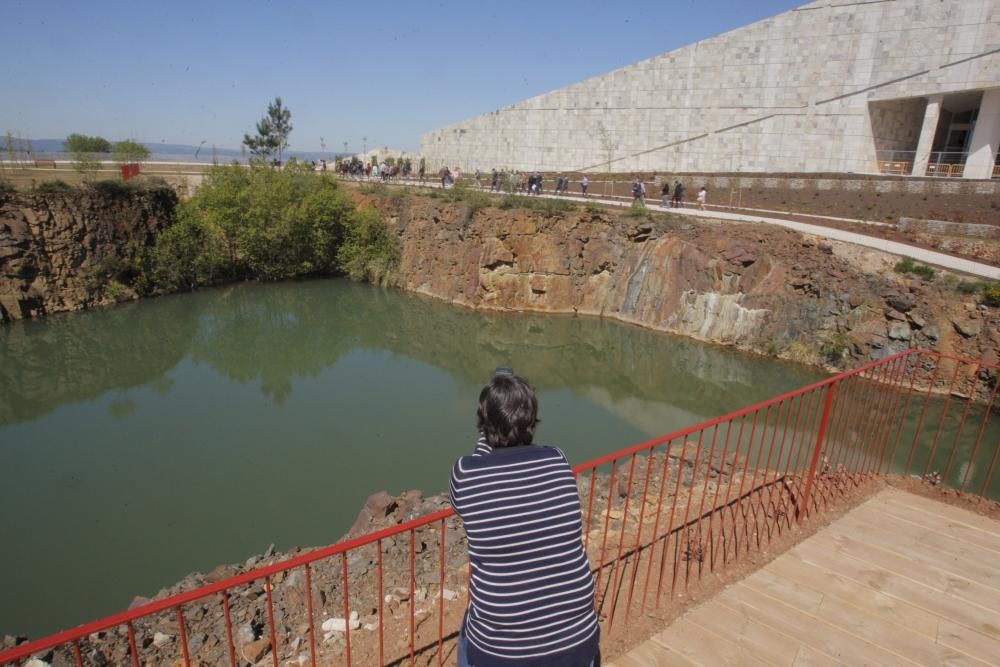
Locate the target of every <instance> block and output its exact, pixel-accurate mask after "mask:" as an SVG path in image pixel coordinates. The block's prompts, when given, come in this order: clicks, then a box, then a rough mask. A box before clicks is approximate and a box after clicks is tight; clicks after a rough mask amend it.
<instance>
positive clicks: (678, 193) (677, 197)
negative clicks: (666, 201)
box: [673, 181, 684, 208]
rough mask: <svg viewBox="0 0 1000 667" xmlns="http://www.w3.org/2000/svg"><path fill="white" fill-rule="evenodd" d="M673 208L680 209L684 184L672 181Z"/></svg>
mask: <svg viewBox="0 0 1000 667" xmlns="http://www.w3.org/2000/svg"><path fill="white" fill-rule="evenodd" d="M673 201H674V208H680V207H681V204H682V203H683V201H684V184H683V183H681V182H680V181H674V199H673Z"/></svg>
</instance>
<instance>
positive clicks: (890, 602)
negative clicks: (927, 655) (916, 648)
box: [763, 550, 940, 639]
mask: <svg viewBox="0 0 1000 667" xmlns="http://www.w3.org/2000/svg"><path fill="white" fill-rule="evenodd" d="M763 571H766V572H770V573H773V574H774V575H776V576H779V577H784V578H786V579H790V580H792V581H795V582H797V583H799V584H800V585H804V586H809V587H813V588H815V589H816V590H818V591H822V592H823V595H825V596H827V597H835V598H837V599H839V600H843V601H845V602H849V603H851V604H853V605H856V606H858V607H861V608H862V609H866V610H868V611H870V612H871V613H873V614H876V615H877V616H881V617H882V618H886V619H889V620H891V621H895V622H897V623H900V624H902V625H905V626H906V627H907V628H909V629H911V630H913V631H914V632H917V633H919V634H922V635H926V636H927V637H930V638H932V639H933V638H935V637H937V633H938V621H939V620H940V618H939V617H938V616H937V615H935V614H933V613H931V612H929V611H927V610H925V609H923V608H921V607H919V606H917V605H914V604H911V603H910V602H908V601H907V600H905V599H903V598H899V597H896V596H893V595H890V594H888V593H883V592H881V591H879V590H876V589H874V588H872V587H870V586H867V585H865V584H863V583H860V582H858V581H855V580H853V579H850V578H848V577H845V576H843V575H841V574H839V573H837V572H835V571H833V570H831V569H828V568H827V567H824V566H823V565H819V564H816V563H806V562H805V561H804V560H803V559H802V555H801V554H800V553H799V552H797V551H795V550H793V551H790V552H787V553H785V554H783V555H782V556H781V557H780V558H778V559H777V560H776V561H773V562H771V563H769V564H768V565H767V566H765V568H764V570H763Z"/></svg>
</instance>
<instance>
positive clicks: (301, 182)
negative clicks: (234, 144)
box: [157, 159, 354, 288]
mask: <svg viewBox="0 0 1000 667" xmlns="http://www.w3.org/2000/svg"><path fill="white" fill-rule="evenodd" d="M353 209H354V207H353V205H352V204H351V201H350V199H349V198H348V197H347V195H346V194H345V193H344V192H343V191H342V190H341V189H340V188H338V186H337V184H336V181H335V180H334V179H331V178H323V177H322V176H321V175H320V174H317V173H316V172H314V171H313V170H312V169H311V168H310V167H309V165H307V164H303V163H299V162H298V161H296V160H294V159H292V160H289V162H288V165H287V166H286V167H285V169H282V170H280V171H279V170H275V169H268V168H267V167H266V166H264V165H262V164H260V163H259V162H257V163H254V164H253V165H252V166H251V168H250V169H246V168H244V167H240V166H229V167H214V168H212V169H211V170H210V171H209V173H208V176H207V178H206V180H205V182H204V183H203V184H202V186H201V187H200V188H199V189H198V193H197V194H196V195H195V196H194V197H193V198H192V199H191V201H190V202H189V203H188V204H186V205H185V206H184V215H183V216H181V217H180V222H179V223H178V226H180V225H182V224H184V225H186V227H179V228H178V231H177V232H175V234H176V236H173V237H170V238H169V241H170V243H171V244H172V245H171V246H169V247H167V246H165V249H164V250H163V255H162V257H161V260H160V261H159V262H158V268H162V270H161V271H160V273H159V274H158V282H160V283H161V284H162V285H163V286H164V288H169V287H171V286H173V285H177V286H178V287H180V288H183V287H186V286H196V285H199V284H206V282H209V280H208V278H209V277H211V278H212V279H214V280H218V279H221V278H223V277H254V278H259V279H262V280H284V279H289V278H299V277H305V276H310V275H330V274H333V273H337V272H338V270H339V269H338V266H337V261H336V253H337V248H338V247H339V245H340V242H341V239H342V237H343V226H344V224H345V220H346V219H347V217H348V216H349V215H351V213H352V211H353ZM171 229H173V228H171ZM157 251H158V252H159V251H160V248H159V244H158V247H157ZM178 256H180V257H181V259H178Z"/></svg>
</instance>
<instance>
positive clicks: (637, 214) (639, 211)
mask: <svg viewBox="0 0 1000 667" xmlns="http://www.w3.org/2000/svg"><path fill="white" fill-rule="evenodd" d="M625 215H626V216H628V217H630V218H645V217H646V216H647V215H649V209H647V208H646V207H645V206H643V205H642V202H640V201H639V200H636V201H634V202H632V204H631V205H630V206H629V207H628V210H626V211H625Z"/></svg>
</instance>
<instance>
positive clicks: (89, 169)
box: [63, 133, 111, 178]
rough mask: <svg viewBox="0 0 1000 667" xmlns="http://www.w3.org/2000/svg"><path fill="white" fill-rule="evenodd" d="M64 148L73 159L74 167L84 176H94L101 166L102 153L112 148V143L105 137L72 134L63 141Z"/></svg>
mask: <svg viewBox="0 0 1000 667" xmlns="http://www.w3.org/2000/svg"><path fill="white" fill-rule="evenodd" d="M63 150H64V151H65V152H67V153H69V155H70V157H71V158H72V159H73V168H74V169H75V170H76V171H78V172H79V173H81V174H83V176H84V178H93V177H94V175H95V174H96V173H97V170H98V169H100V168H101V154H103V153H107V152H108V151H110V150H111V144H110V143H109V142H108V140H107V139H105V138H104V137H97V136H94V137H90V136H87V135H85V134H75V133H74V134H71V135H69V136H68V137H66V141H65V142H63Z"/></svg>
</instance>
